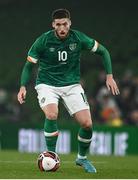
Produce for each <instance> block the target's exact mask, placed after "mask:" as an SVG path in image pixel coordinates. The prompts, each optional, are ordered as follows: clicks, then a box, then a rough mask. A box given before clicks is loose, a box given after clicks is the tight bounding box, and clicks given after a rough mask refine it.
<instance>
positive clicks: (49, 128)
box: [35, 84, 59, 152]
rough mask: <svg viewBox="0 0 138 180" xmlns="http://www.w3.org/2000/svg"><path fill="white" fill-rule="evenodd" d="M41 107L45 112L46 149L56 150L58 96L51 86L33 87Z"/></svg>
mask: <svg viewBox="0 0 138 180" xmlns="http://www.w3.org/2000/svg"><path fill="white" fill-rule="evenodd" d="M35 89H36V90H37V93H38V100H39V105H40V107H41V109H42V110H43V112H44V114H45V123H44V135H45V140H46V146H47V150H48V151H54V152H55V150H56V142H57V138H58V134H59V132H58V128H57V117H58V100H59V96H58V95H57V93H55V91H54V89H53V88H52V87H51V86H48V85H45V84H40V85H38V86H36V87H35Z"/></svg>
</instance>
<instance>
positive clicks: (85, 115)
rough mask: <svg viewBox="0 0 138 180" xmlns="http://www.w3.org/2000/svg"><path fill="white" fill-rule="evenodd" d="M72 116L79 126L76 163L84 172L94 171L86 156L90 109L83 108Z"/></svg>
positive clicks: (88, 139)
mask: <svg viewBox="0 0 138 180" xmlns="http://www.w3.org/2000/svg"><path fill="white" fill-rule="evenodd" d="M74 118H75V119H76V120H77V121H78V122H79V124H80V126H81V128H80V130H79V133H78V157H77V159H76V165H79V166H82V167H83V168H84V169H85V171H86V172H90V173H96V169H95V167H94V166H93V164H92V163H91V162H90V161H88V160H87V156H86V153H87V151H88V149H89V147H90V144H91V140H92V120H91V115H90V111H89V110H88V109H85V110H81V111H79V112H76V113H75V114H74Z"/></svg>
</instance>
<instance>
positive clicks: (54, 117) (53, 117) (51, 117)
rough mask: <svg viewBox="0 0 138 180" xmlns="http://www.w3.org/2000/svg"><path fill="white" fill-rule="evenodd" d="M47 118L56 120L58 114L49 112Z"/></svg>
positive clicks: (46, 114)
mask: <svg viewBox="0 0 138 180" xmlns="http://www.w3.org/2000/svg"><path fill="white" fill-rule="evenodd" d="M45 116H46V118H47V119H49V120H56V119H57V116H58V113H57V112H47V113H45Z"/></svg>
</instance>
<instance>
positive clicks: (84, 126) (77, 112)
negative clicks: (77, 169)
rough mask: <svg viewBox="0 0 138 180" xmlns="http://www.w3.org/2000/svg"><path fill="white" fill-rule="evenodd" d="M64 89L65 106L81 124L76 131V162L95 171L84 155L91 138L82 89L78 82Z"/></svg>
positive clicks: (90, 128) (86, 168) (90, 120)
mask: <svg viewBox="0 0 138 180" xmlns="http://www.w3.org/2000/svg"><path fill="white" fill-rule="evenodd" d="M64 91H65V93H64V95H63V96H62V99H63V100H64V104H65V107H66V108H67V110H68V111H69V113H70V115H72V116H74V118H75V119H76V120H77V121H78V122H79V124H80V126H81V128H80V130H79V133H78V158H77V160H76V164H77V165H80V166H83V167H84V169H85V171H86V172H96V169H95V167H94V166H93V165H92V164H91V163H90V162H89V161H88V160H87V157H86V153H87V151H88V149H89V147H90V143H91V139H92V119H91V114H90V110H89V104H88V102H87V99H86V96H85V93H84V90H83V88H82V87H81V85H80V84H75V85H72V86H68V87H66V88H64Z"/></svg>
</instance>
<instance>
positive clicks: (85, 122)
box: [81, 120, 92, 129]
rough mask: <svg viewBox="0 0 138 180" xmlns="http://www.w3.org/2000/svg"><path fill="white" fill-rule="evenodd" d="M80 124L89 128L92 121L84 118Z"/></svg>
mask: <svg viewBox="0 0 138 180" xmlns="http://www.w3.org/2000/svg"><path fill="white" fill-rule="evenodd" d="M81 126H82V127H83V128H85V129H91V128H92V121H91V120H85V121H84V122H83V123H82V124H81Z"/></svg>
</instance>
